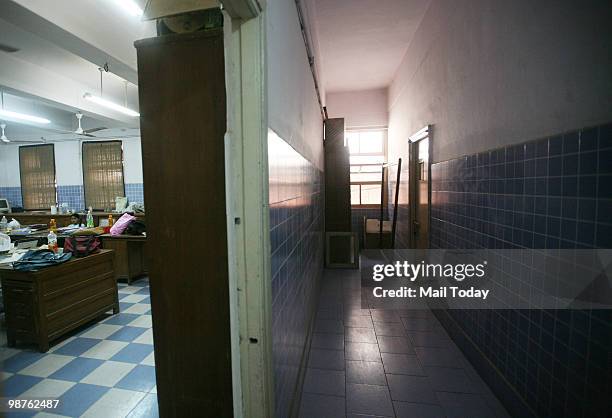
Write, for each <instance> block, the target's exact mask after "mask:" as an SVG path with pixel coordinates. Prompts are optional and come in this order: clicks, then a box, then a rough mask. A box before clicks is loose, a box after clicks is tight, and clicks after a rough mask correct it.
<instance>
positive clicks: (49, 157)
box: [19, 145, 57, 210]
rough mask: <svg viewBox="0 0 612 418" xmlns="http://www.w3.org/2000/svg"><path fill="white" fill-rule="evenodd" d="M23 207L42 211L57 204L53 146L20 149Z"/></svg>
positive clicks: (30, 146) (34, 146)
mask: <svg viewBox="0 0 612 418" xmlns="http://www.w3.org/2000/svg"><path fill="white" fill-rule="evenodd" d="M19 172H20V175H21V196H22V199H23V207H24V209H28V210H41V209H46V210H49V208H50V207H51V206H53V205H56V204H57V191H56V182H55V152H54V149H53V145H29V146H25V147H19Z"/></svg>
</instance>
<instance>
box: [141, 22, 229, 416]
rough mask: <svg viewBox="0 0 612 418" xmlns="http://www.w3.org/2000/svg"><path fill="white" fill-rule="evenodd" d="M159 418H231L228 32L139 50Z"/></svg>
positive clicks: (168, 39)
mask: <svg viewBox="0 0 612 418" xmlns="http://www.w3.org/2000/svg"><path fill="white" fill-rule="evenodd" d="M136 48H137V50H138V78H139V94H140V112H141V135H142V157H143V171H144V182H145V205H146V210H147V236H148V239H147V258H148V260H147V261H148V267H149V277H150V282H151V305H152V311H153V337H154V342H155V364H156V373H157V394H158V395H157V396H158V401H159V412H160V416H162V417H190V416H199V417H215V418H217V417H224V418H225V417H232V416H233V410H232V378H231V376H232V374H231V357H230V317H229V294H228V292H229V290H228V267H227V231H226V207H225V171H224V170H225V169H224V134H225V131H226V99H225V70H224V53H223V33H222V30H221V29H216V30H211V31H207V32H197V33H191V34H178V35H164V36H160V37H157V38H152V39H146V40H143V41H139V42H137V43H136Z"/></svg>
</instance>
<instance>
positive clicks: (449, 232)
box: [431, 124, 612, 418]
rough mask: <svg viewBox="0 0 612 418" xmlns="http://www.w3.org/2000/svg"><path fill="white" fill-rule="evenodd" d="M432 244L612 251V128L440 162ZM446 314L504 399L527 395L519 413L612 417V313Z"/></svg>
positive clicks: (434, 178)
mask: <svg viewBox="0 0 612 418" xmlns="http://www.w3.org/2000/svg"><path fill="white" fill-rule="evenodd" d="M431 244H432V247H433V248H444V249H450V248H546V249H550V248H612V124H610V125H604V126H598V127H593V128H585V129H581V130H578V131H575V132H569V133H565V134H561V135H556V136H552V137H549V138H542V139H538V140H533V141H529V142H524V143H520V144H517V145H512V146H508V147H504V148H499V149H495V150H490V151H486V152H482V153H479V154H474V155H467V156H463V157H460V158H457V159H454V160H450V161H444V162H440V163H436V164H434V165H433V166H432V218H431ZM440 315H442V316H444V317H445V320H444V321H443V322H444V323H445V324H446V325H447V326H449V327H451V328H455V329H454V330H453V332H455V333H456V335H462V336H463V337H460V340H459V342H460V344H461V346H462V349H464V350H465V351H466V352H468V353H470V352H471V354H472V355H469V357H470V358H471V359H472V360H473V361H474V362H475V364H474V365H475V366H476V367H477V368H478V369H479V370H480V371H481V372H482V373H483V376H484V377H485V378H486V379H487V380H488V383H489V384H490V385H491V386H492V387H493V388H494V389H497V390H498V391H499V392H498V396H500V398H502V399H506V400H507V401H508V402H511V400H513V399H518V400H522V404H521V405H517V404H507V406H508V408H509V409H510V410H511V411H513V412H514V413H515V414H517V416H542V417H602V418H603V417H607V416H609V413H610V403H609V396H610V393H612V313H611V312H610V311H602V310H591V311H584V310H573V311H570V310H489V311H481V310H449V311H444V312H442V313H441V314H440ZM461 338H463V340H461ZM461 341H463V342H462V343H461ZM468 341H471V342H468ZM497 373H499V375H501V376H502V377H503V379H504V380H505V381H506V382H507V384H508V385H509V387H508V386H504V385H501V384H500V382H501V380H502V379H500V376H499V375H497ZM508 388H511V389H510V390H509V391H508ZM502 392H503V393H502ZM508 392H512V393H508ZM514 395H518V398H516V397H515V396H514ZM525 406H527V408H528V410H530V411H528V410H526V409H525ZM521 411H522V412H521Z"/></svg>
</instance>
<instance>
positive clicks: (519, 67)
mask: <svg viewBox="0 0 612 418" xmlns="http://www.w3.org/2000/svg"><path fill="white" fill-rule="evenodd" d="M610 19H611V8H610V6H609V0H592V1H587V2H579V1H552V0H543V1H528V0H516V1H507V0H471V1H462V2H457V1H455V0H433V1H432V3H431V6H430V8H429V10H428V11H427V13H426V14H425V17H424V18H423V21H422V22H421V25H420V27H419V29H418V30H417V32H416V34H415V37H414V39H413V40H412V42H411V44H410V46H409V48H408V50H407V52H406V55H405V57H404V61H403V63H402V64H401V66H400V68H399V70H398V72H397V74H396V77H395V79H394V81H393V83H392V85H391V87H390V89H389V113H390V114H389V121H390V122H389V138H390V141H389V142H390V151H391V153H392V154H393V153H395V154H397V153H399V151H398V148H399V147H401V146H403V145H404V143H405V142H406V141H407V138H408V136H409V135H411V134H413V133H414V132H416V131H417V130H418V129H420V128H421V127H423V126H424V125H425V124H433V125H434V131H433V159H434V161H442V160H446V159H450V158H454V157H457V156H460V155H464V154H472V153H475V152H479V151H484V150H487V149H491V148H496V147H499V146H502V145H507V144H511V143H515V142H520V141H526V140H530V139H537V138H539V137H543V136H547V135H552V134H555V133H562V132H564V131H567V130H572V129H577V128H581V127H586V126H591V125H597V124H600V123H605V122H610V121H612V76H611V74H612V54H611V53H610V51H612V25H611V24H610Z"/></svg>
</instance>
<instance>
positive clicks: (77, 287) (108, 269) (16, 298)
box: [0, 250, 119, 351]
mask: <svg viewBox="0 0 612 418" xmlns="http://www.w3.org/2000/svg"><path fill="white" fill-rule="evenodd" d="M113 265H114V254H113V251H110V250H101V251H100V252H99V253H96V254H92V255H90V256H88V257H83V258H73V259H72V260H70V261H67V262H65V263H63V264H60V265H58V266H53V267H47V268H43V269H41V270H38V271H27V272H26V271H16V270H12V269H11V268H0V279H1V280H2V292H3V296H4V307H5V310H6V325H7V341H8V345H9V346H14V345H15V344H16V342H17V341H18V340H19V341H23V342H31V343H36V344H37V345H38V347H39V349H40V351H47V350H48V349H49V342H50V341H52V340H55V339H57V338H59V337H61V336H62V335H64V334H66V333H67V332H69V331H71V330H73V329H75V328H77V327H79V326H81V325H83V324H85V323H87V322H89V321H91V320H92V319H95V318H97V317H99V316H100V315H102V314H104V313H105V312H107V311H109V310H113V313H118V312H119V300H118V293H117V281H116V280H115V273H114V268H113Z"/></svg>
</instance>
